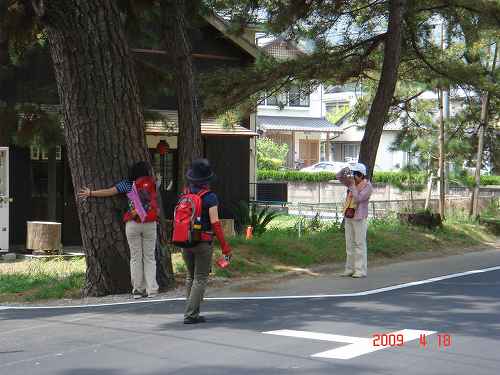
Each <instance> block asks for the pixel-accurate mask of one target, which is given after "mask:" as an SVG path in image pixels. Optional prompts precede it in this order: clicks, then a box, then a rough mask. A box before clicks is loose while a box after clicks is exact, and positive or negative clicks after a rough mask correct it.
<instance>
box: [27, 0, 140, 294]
mask: <svg viewBox="0 0 500 375" xmlns="http://www.w3.org/2000/svg"><path fill="white" fill-rule="evenodd" d="M33 6H34V8H35V11H36V13H37V15H38V17H39V19H40V20H41V22H42V23H43V24H44V25H45V26H46V30H47V35H48V39H49V45H50V52H51V55H52V60H53V63H54V69H55V76H56V81H57V88H58V92H59V97H60V100H61V104H62V111H63V120H64V135H65V140H66V146H67V149H68V160H69V165H70V168H71V175H72V180H73V185H74V188H75V191H76V192H77V191H79V190H80V189H81V188H83V187H90V188H92V189H99V188H105V187H109V186H112V185H114V184H115V183H116V182H117V181H119V180H121V179H123V178H125V177H126V176H127V169H128V165H129V164H132V163H134V162H137V161H140V160H146V161H149V155H148V150H147V146H146V142H145V135H144V127H143V125H144V121H143V115H142V107H141V103H140V100H139V93H138V85H137V80H136V76H135V72H134V68H133V65H132V59H131V56H130V51H129V49H128V45H127V41H126V38H125V33H124V30H123V25H122V19H121V15H120V12H119V10H118V8H117V6H116V2H114V1H105V0H66V1H55V0H45V1H44V0H38V1H33ZM125 203H126V201H125V198H124V197H115V198H100V199H99V198H90V199H88V200H86V201H80V200H78V201H77V207H78V216H79V218H80V225H81V233H82V240H83V246H84V251H85V253H86V261H87V274H86V284H85V287H84V291H83V293H84V295H105V294H110V293H120V292H127V291H129V290H130V269H129V259H130V252H129V248H128V244H127V241H126V238H125V233H124V225H123V223H122V220H121V214H122V212H123V210H124V208H125Z"/></svg>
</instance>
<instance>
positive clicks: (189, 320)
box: [184, 315, 207, 324]
mask: <svg viewBox="0 0 500 375" xmlns="http://www.w3.org/2000/svg"><path fill="white" fill-rule="evenodd" d="M206 321H207V320H206V319H205V317H204V316H201V315H200V316H198V317H197V318H191V317H188V318H184V324H197V323H205V322H206Z"/></svg>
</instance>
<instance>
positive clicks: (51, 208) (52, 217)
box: [47, 147, 57, 221]
mask: <svg viewBox="0 0 500 375" xmlns="http://www.w3.org/2000/svg"><path fill="white" fill-rule="evenodd" d="M47 166H48V174H47V176H48V184H47V185H48V186H47V191H48V199H47V213H48V215H47V219H48V220H49V221H57V161H56V148H55V147H50V148H49V150H48V163H47Z"/></svg>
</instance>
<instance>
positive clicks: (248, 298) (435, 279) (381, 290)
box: [0, 266, 500, 310]
mask: <svg viewBox="0 0 500 375" xmlns="http://www.w3.org/2000/svg"><path fill="white" fill-rule="evenodd" d="M497 270H500V266H495V267H489V268H482V269H477V270H471V271H466V272H460V273H453V274H450V275H443V276H438V277H433V278H430V279H425V280H419V281H413V282H409V283H404V284H397V285H392V286H388V287H384V288H377V289H371V290H366V291H363V292H353V293H341V294H312V295H301V296H293V295H292V296H244V297H207V298H205V301H258V300H280V299H313V298H342V297H363V296H369V295H373V294H378V293H384V292H389V291H392V290H398V289H403V288H410V287H412V286H418V285H424V284H431V283H435V282H438V281H442V280H447V279H453V278H456V277H462V276H469V275H475V274H478V273H484V272H491V271H497ZM185 300H186V299H185V298H183V297H174V298H164V299H148V300H143V301H127V302H112V303H102V304H99V303H96V304H88V305H71V306H0V310H42V309H75V308H88V307H107V306H120V305H131V304H142V303H158V302H174V301H185Z"/></svg>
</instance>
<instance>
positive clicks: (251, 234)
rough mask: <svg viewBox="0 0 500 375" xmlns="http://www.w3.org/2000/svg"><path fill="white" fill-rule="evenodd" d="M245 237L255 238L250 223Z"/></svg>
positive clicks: (248, 238)
mask: <svg viewBox="0 0 500 375" xmlns="http://www.w3.org/2000/svg"><path fill="white" fill-rule="evenodd" d="M245 238H246V239H247V240H251V239H252V238H253V227H252V226H251V225H249V226H248V227H247V232H246V236H245Z"/></svg>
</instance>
